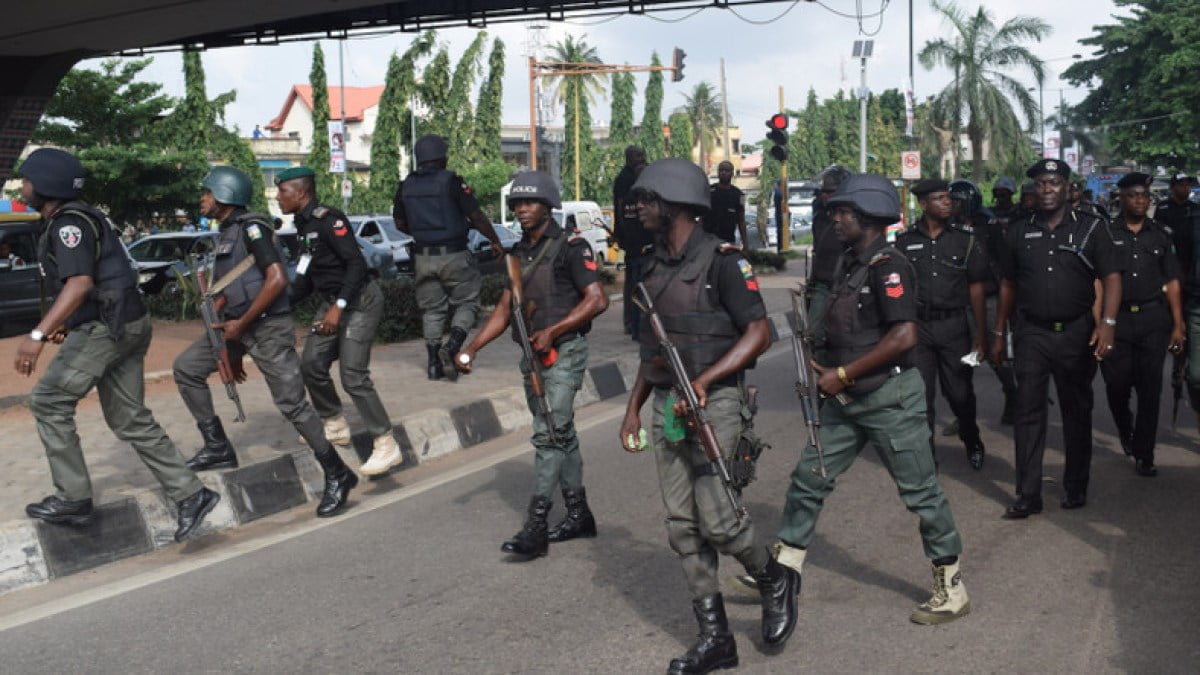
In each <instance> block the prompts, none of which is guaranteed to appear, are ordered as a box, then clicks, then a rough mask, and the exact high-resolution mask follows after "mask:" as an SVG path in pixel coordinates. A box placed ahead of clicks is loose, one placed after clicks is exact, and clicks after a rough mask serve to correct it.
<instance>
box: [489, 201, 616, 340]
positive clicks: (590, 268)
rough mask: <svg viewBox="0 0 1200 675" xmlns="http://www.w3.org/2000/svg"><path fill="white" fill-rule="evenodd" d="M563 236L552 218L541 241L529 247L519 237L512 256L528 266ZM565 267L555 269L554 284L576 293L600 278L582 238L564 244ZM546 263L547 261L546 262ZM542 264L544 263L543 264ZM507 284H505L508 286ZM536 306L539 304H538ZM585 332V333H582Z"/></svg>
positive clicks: (526, 237)
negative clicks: (567, 284)
mask: <svg viewBox="0 0 1200 675" xmlns="http://www.w3.org/2000/svg"><path fill="white" fill-rule="evenodd" d="M562 236H564V233H563V229H562V227H561V226H560V225H559V224H558V222H557V221H555V220H554V219H553V218H551V219H550V223H549V224H548V225H546V230H545V232H543V233H542V237H541V239H538V242H537V244H535V245H532V246H531V245H530V242H529V237H528V236H523V237H521V241H519V242H517V243H516V244H514V245H513V248H512V254H513V255H515V256H517V257H518V258H520V259H521V262H523V263H525V264H529V263H530V262H532V261H533V259H534V258H536V257H537V255H538V253H539V252H540V251H541V250H542V249H543V248H545V247H546V246H548V245H549V244H550V241H551V240H552V239H557V238H559V237H562ZM566 249H567V254H566V259H565V262H566V266H565V267H560V268H555V270H554V273H555V276H556V278H555V280H554V281H555V284H556V285H557V284H559V283H563V282H566V283H569V284H570V285H572V286H574V287H575V290H576V291H579V292H580V293H583V289H585V288H587V287H588V286H591V285H592V284H594V283H596V282H597V281H598V280H599V279H600V276H599V274H597V272H596V259H595V258H594V257H593V254H592V247H591V246H589V245H588V243H587V241H586V240H584V239H583V238H582V237H571V238H570V239H568V240H567V243H566ZM546 262H547V263H548V262H549V261H546ZM543 264H544V263H543ZM508 285H509V284H506V286H508ZM530 299H531V300H533V301H535V302H537V301H538V300H539V298H534V297H530ZM538 304H541V303H540V302H539V303H538ZM583 332H587V331H583Z"/></svg>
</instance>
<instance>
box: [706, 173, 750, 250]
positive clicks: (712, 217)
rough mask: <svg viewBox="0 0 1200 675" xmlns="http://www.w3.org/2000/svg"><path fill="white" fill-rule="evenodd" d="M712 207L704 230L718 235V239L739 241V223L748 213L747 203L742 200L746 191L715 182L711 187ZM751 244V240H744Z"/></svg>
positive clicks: (744, 243) (731, 241)
mask: <svg viewBox="0 0 1200 675" xmlns="http://www.w3.org/2000/svg"><path fill="white" fill-rule="evenodd" d="M709 195H710V199H711V202H712V207H711V208H710V209H709V211H708V214H707V215H705V216H704V231H705V232H708V233H709V234H713V235H716V237H717V238H718V239H721V240H723V241H726V242H729V243H730V244H732V243H735V242H736V241H737V234H738V224H740V223H741V222H742V219H743V218H745V215H746V205H745V203H744V202H743V201H742V200H743V198H744V197H745V193H743V192H742V191H741V189H739V188H738V187H737V186H736V185H729V186H722V185H721V184H720V183H713V184H712V186H711V187H710V188H709ZM742 245H743V246H749V242H745V241H743V242H742Z"/></svg>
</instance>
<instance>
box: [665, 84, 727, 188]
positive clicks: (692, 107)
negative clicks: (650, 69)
mask: <svg viewBox="0 0 1200 675" xmlns="http://www.w3.org/2000/svg"><path fill="white" fill-rule="evenodd" d="M683 101H684V103H683V106H681V107H680V108H678V109H677V110H676V112H681V113H686V114H687V116H688V117H689V118H691V120H692V136H693V137H695V139H696V140H697V141H699V143H700V167H701V168H702V169H704V173H706V174H707V173H708V155H709V148H710V147H712V145H711V143H712V142H717V143H719V142H721V107H722V106H721V95H720V94H718V93H717V92H716V90H715V89H713V86H712V85H711V84H709V83H708V82H703V81H702V82H698V83H696V86H695V87H693V88H692V93H690V94H684V95H683Z"/></svg>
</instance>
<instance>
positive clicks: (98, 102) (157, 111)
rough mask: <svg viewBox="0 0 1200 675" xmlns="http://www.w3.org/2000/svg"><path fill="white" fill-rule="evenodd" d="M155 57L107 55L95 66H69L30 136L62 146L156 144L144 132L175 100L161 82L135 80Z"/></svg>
mask: <svg viewBox="0 0 1200 675" xmlns="http://www.w3.org/2000/svg"><path fill="white" fill-rule="evenodd" d="M153 60H154V59H150V58H146V59H130V60H125V59H106V60H104V61H102V62H101V63H100V70H98V71H96V70H88V69H86V68H74V69H72V70H71V71H70V72H69V73H67V74H66V76H64V77H63V79H62V81H61V82H59V83H58V88H57V89H56V90H55V92H54V96H53V97H51V99H50V101H49V102H48V103H47V104H46V111H45V113H44V114H43V115H42V119H41V121H39V122H38V125H37V127H35V128H34V130H33V136H32V138H31V142H33V143H38V144H43V145H54V146H58V147H62V148H94V147H103V146H110V145H120V146H128V145H132V144H134V143H144V144H146V145H147V147H154V146H155V145H156V144H155V143H153V142H151V140H150V139H148V138H147V136H148V135H150V134H151V131H152V129H153V127H154V123H155V121H156V120H158V119H159V118H160V117H162V115H163V114H164V113H165V112H166V111H167V110H169V109H171V108H172V107H173V106H175V105H176V104H177V103H178V101H177V100H176V99H174V98H172V97H170V96H167V95H165V94H162V93H161V92H162V85H161V84H158V83H154V82H135V81H134V78H136V77H137V75H138V73H140V72H142V71H143V70H145V68H146V67H147V66H149V65H150V63H151V62H152V61H153Z"/></svg>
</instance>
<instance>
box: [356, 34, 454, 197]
mask: <svg viewBox="0 0 1200 675" xmlns="http://www.w3.org/2000/svg"><path fill="white" fill-rule="evenodd" d="M434 37H435V36H434V34H433V31H427V32H425V33H422V34H421V35H420V36H418V37H417V38H416V39H415V40H413V42H412V44H410V45H409V46H408V49H406V50H405V51H404V54H403V56H399V55H397V54H395V53H393V54H392V56H391V58H390V59H389V60H388V69H387V77H386V78H385V79H384V86H383V94H382V95H381V96H380V97H379V113H378V116H377V117H376V120H375V129H374V130H372V132H371V181H370V185H369V186H361V187H360V186H359V185H355V188H354V196H353V197H351V198H350V205H351V210H352V211H354V212H356V213H379V212H386V211H388V210H389V209H390V208H391V203H392V196H393V194H394V193H395V191H396V186H397V185H399V184H400V148H401V146H405V147H409V146H410V144H411V143H412V138H410V137H411V135H412V133H411V131H410V124H411V118H410V116H411V115H412V111H411V110H410V109H409V105H410V102H411V100H412V98H413V96H414V95H415V94H416V91H417V78H416V67H417V66H416V61H417V59H418V58H420V57H421V56H424V55H426V54H428V53H429V52H430V50H431V49H433V42H434Z"/></svg>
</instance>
